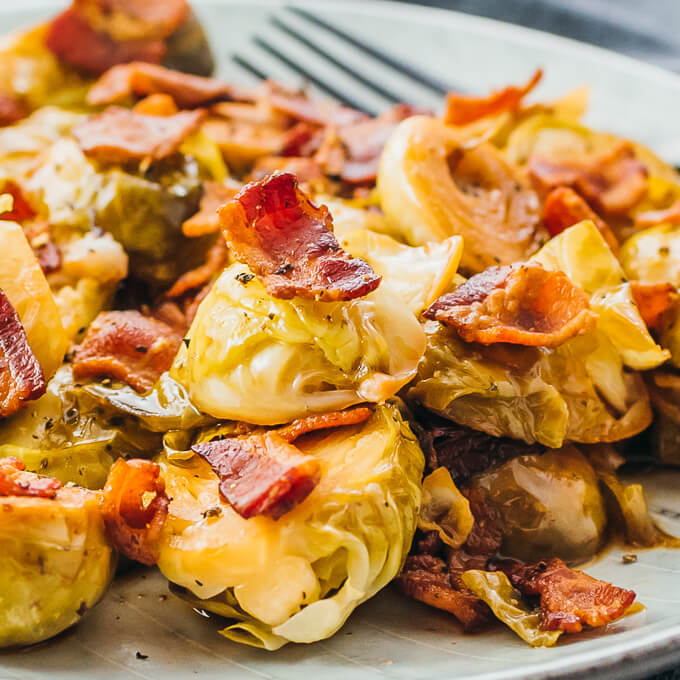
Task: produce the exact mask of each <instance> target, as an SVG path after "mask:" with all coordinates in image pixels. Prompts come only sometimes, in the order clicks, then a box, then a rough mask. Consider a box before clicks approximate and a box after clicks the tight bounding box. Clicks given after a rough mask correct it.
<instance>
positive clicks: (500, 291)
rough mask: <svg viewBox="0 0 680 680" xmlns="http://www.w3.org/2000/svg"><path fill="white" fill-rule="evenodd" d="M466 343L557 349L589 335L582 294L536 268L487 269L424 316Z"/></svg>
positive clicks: (590, 319) (591, 319)
mask: <svg viewBox="0 0 680 680" xmlns="http://www.w3.org/2000/svg"><path fill="white" fill-rule="evenodd" d="M423 316H425V318H427V319H436V320H437V321H441V322H442V323H444V324H446V325H447V326H453V327H454V328H455V329H456V330H457V331H458V333H459V334H460V336H461V337H462V338H463V340H465V341H466V342H479V343H482V344H484V345H490V344H493V343H496V342H508V343H511V344H515V345H525V346H541V347H557V346H559V345H561V344H563V343H564V342H566V341H567V340H569V339H570V338H573V337H574V336H575V335H579V334H580V333H584V332H586V331H588V330H589V329H591V328H592V327H593V326H594V324H595V320H596V317H595V315H594V314H593V313H592V312H591V311H590V309H589V303H588V298H587V297H586V295H585V293H584V292H583V291H582V290H581V289H580V288H578V287H577V286H575V285H574V284H573V283H571V281H570V280H569V278H568V277H567V276H566V274H564V273H563V272H560V271H547V270H545V269H543V267H542V266H541V265H540V264H538V263H535V262H528V263H525V264H513V265H506V266H503V267H490V268H489V269H487V270H486V271H483V272H482V273H481V274H477V275H475V276H473V277H472V278H470V279H468V280H467V281H466V282H465V283H464V284H463V285H461V286H460V287H459V288H457V289H456V290H455V291H454V292H453V293H448V294H446V295H444V296H442V297H440V298H439V299H438V300H436V301H435V302H434V303H433V304H432V305H431V306H430V307H429V308H428V309H426V310H425V312H423Z"/></svg>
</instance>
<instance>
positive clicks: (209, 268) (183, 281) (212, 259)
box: [164, 235, 228, 298]
mask: <svg viewBox="0 0 680 680" xmlns="http://www.w3.org/2000/svg"><path fill="white" fill-rule="evenodd" d="M227 255H228V250H227V244H226V242H225V240H224V239H223V238H222V236H221V235H219V236H218V237H217V241H215V245H214V246H212V248H210V250H209V251H208V255H207V257H206V261H205V262H204V263H203V264H202V265H201V266H200V267H196V269H192V270H191V271H188V272H186V273H185V274H182V276H180V277H179V278H178V279H177V281H175V283H174V284H173V285H172V288H170V290H168V291H167V292H166V293H165V296H164V297H166V298H178V297H182V295H184V294H185V293H187V292H188V291H190V290H193V289H195V288H201V287H202V286H205V284H206V283H208V282H209V281H210V280H211V279H212V278H213V276H215V274H217V273H218V272H221V271H222V270H223V269H224V265H225V263H226V261H227Z"/></svg>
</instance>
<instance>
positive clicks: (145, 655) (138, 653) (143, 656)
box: [135, 652, 149, 661]
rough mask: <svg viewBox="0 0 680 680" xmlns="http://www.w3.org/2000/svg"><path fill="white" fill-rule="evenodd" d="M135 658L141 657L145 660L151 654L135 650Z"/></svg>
mask: <svg viewBox="0 0 680 680" xmlns="http://www.w3.org/2000/svg"><path fill="white" fill-rule="evenodd" d="M135 658H137V659H141V660H142V661H144V659H148V658H149V655H148V654H142V653H141V652H135Z"/></svg>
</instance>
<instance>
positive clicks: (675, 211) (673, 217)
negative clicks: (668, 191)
mask: <svg viewBox="0 0 680 680" xmlns="http://www.w3.org/2000/svg"><path fill="white" fill-rule="evenodd" d="M662 222H670V223H671V224H680V199H678V200H677V201H675V203H673V205H671V206H670V207H668V208H666V209H665V210H647V211H646V212H642V213H638V214H637V215H636V216H635V226H636V227H653V226H654V225H655V224H661V223H662Z"/></svg>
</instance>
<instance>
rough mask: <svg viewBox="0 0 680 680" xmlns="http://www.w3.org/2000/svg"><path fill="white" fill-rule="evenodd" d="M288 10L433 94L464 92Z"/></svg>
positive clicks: (312, 17)
mask: <svg viewBox="0 0 680 680" xmlns="http://www.w3.org/2000/svg"><path fill="white" fill-rule="evenodd" d="M288 9H289V10H290V11H291V12H294V13H295V14H297V15H299V16H301V17H302V18H303V19H306V20H307V21H310V22H311V23H313V24H316V25H317V26H320V27H321V28H323V29H324V30H326V31H328V32H329V33H332V34H333V35H335V36H336V37H338V38H340V39H341V40H344V41H345V42H347V43H349V44H350V45H352V46H353V47H356V48H357V49H358V50H361V51H362V52H365V53H366V54H368V55H370V56H371V57H373V58H374V59H377V60H378V61H380V62H382V63H383V64H386V65H387V66H389V67H391V68H393V69H394V70H395V71H398V72H399V73H401V74H402V75H405V76H407V77H408V78H410V79H411V80H413V81H414V82H416V83H419V84H420V85H424V86H425V87H427V88H429V89H430V90H432V91H433V92H434V93H435V94H438V95H443V94H446V93H447V92H452V91H455V92H464V89H462V88H460V87H452V86H450V85H448V84H447V83H444V82H443V81H441V80H439V79H438V78H434V77H432V76H430V75H428V74H427V73H424V72H423V71H421V70H420V69H418V68H416V67H414V66H411V65H410V64H407V63H406V62H403V61H401V60H400V59H397V58H396V57H393V56H391V55H389V54H387V53H386V52H383V51H382V50H379V49H377V48H375V47H371V46H370V45H367V44H365V43H363V42H361V41H360V40H357V39H356V38H355V37H354V36H352V35H350V34H349V33H345V31H343V30H341V29H339V28H336V27H335V26H333V25H332V24H329V23H327V22H326V21H324V20H323V19H320V18H319V17H317V16H316V15H314V14H311V13H310V12H308V11H307V10H304V9H301V8H300V7H289V8H288Z"/></svg>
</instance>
